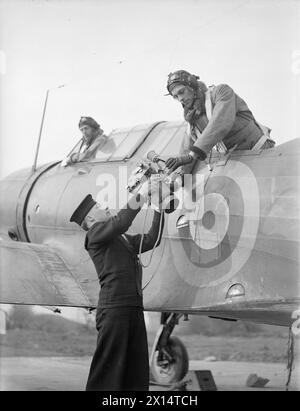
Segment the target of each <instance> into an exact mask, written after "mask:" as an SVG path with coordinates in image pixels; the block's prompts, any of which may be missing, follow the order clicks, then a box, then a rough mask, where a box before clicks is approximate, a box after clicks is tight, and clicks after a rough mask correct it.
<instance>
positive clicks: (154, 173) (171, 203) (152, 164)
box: [126, 151, 179, 214]
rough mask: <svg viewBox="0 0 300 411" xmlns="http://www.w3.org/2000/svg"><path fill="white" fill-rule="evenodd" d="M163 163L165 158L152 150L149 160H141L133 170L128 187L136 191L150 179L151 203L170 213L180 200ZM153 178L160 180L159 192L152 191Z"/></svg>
mask: <svg viewBox="0 0 300 411" xmlns="http://www.w3.org/2000/svg"><path fill="white" fill-rule="evenodd" d="M161 163H163V164H164V163H165V162H164V160H162V159H160V158H159V157H158V155H157V154H156V153H155V152H154V151H150V152H149V153H148V154H147V160H144V159H143V160H142V161H140V162H139V163H138V166H137V167H136V168H135V169H134V170H133V172H132V174H131V176H130V177H129V180H128V185H127V187H126V189H127V190H128V192H129V193H136V192H138V191H139V189H140V188H141V186H142V185H143V184H144V183H145V182H147V181H148V184H149V192H150V201H151V204H153V205H154V206H155V207H157V208H159V209H162V210H164V211H165V213H167V214H170V213H172V212H173V211H175V210H176V208H177V207H178V204H179V200H178V198H177V197H176V196H175V194H174V188H173V184H172V179H171V177H170V175H169V173H168V172H166V171H165V167H163V166H161ZM151 179H155V180H157V181H158V182H159V190H158V192H157V191H156V192H154V193H152V192H151Z"/></svg>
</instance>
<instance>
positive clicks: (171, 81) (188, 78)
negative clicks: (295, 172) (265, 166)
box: [166, 70, 275, 174]
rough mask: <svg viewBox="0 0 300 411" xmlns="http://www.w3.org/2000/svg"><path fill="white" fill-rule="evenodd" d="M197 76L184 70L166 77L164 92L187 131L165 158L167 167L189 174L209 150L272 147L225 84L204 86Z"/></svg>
mask: <svg viewBox="0 0 300 411" xmlns="http://www.w3.org/2000/svg"><path fill="white" fill-rule="evenodd" d="M198 79H199V77H198V76H195V75H193V74H190V73H188V72H187V71H184V70H178V71H175V72H174V73H170V74H169V76H168V83H167V89H168V94H167V95H171V96H172V97H173V98H174V99H176V100H178V101H179V102H180V103H181V105H182V108H183V112H184V118H185V120H186V121H187V123H188V125H189V132H188V133H187V135H186V138H185V139H184V141H183V143H182V146H181V149H180V152H179V156H178V157H171V158H169V159H168V160H167V161H166V166H167V168H169V169H170V171H172V172H173V171H175V170H176V169H177V168H178V167H180V166H182V169H181V174H184V173H190V172H191V171H192V169H193V167H194V165H195V163H196V161H197V160H205V159H206V157H207V155H208V153H209V152H210V151H211V149H212V148H213V147H214V146H216V145H217V149H219V150H220V148H221V147H222V148H223V150H224V149H225V150H230V149H233V148H235V149H237V150H253V149H254V150H256V149H257V150H259V149H266V148H272V147H273V146H274V145H275V142H274V141H273V140H271V139H270V135H269V133H270V131H271V130H270V129H268V128H267V127H265V126H263V125H261V124H259V123H258V122H257V121H256V120H255V118H254V116H253V114H252V112H251V111H250V109H249V108H248V106H247V104H246V103H245V101H244V100H243V99H242V98H241V97H239V96H238V95H237V94H236V93H235V92H234V91H233V89H232V88H231V87H229V86H228V85H227V84H220V85H218V86H211V87H207V86H206V85H205V84H204V83H203V82H202V81H198Z"/></svg>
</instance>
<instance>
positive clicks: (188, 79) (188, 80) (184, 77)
mask: <svg viewBox="0 0 300 411" xmlns="http://www.w3.org/2000/svg"><path fill="white" fill-rule="evenodd" d="M198 79H199V76H195V75H194V74H190V73H189V72H187V71H185V70H177V71H174V73H170V74H169V75H168V83H167V89H168V92H169V93H168V94H166V96H170V95H171V92H172V89H173V88H174V87H175V86H177V85H178V84H183V85H184V86H190V87H192V88H193V89H194V90H197V87H198V82H197V80H198Z"/></svg>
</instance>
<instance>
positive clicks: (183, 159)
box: [166, 154, 193, 172]
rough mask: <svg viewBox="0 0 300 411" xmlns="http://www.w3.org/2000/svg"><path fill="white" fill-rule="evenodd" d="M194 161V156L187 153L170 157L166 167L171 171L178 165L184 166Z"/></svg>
mask: <svg viewBox="0 0 300 411" xmlns="http://www.w3.org/2000/svg"><path fill="white" fill-rule="evenodd" d="M192 161H193V157H192V156H191V155H190V154H185V155H183V156H180V157H170V158H168V160H167V161H166V167H167V168H168V169H169V170H170V172H173V171H175V170H176V169H177V168H178V167H181V166H184V165H186V164H190V163H192Z"/></svg>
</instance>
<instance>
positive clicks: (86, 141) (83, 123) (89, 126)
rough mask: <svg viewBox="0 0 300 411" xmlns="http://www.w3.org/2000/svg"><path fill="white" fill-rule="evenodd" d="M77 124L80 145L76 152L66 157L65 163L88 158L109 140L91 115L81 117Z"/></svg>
mask: <svg viewBox="0 0 300 411" xmlns="http://www.w3.org/2000/svg"><path fill="white" fill-rule="evenodd" d="M78 126H79V130H80V131H81V133H82V141H81V145H80V148H79V151H78V152H76V153H72V154H71V155H70V157H68V158H67V159H66V165H67V164H73V163H77V162H79V161H88V160H90V159H91V158H93V157H94V156H95V155H96V152H97V151H98V150H100V149H102V148H104V146H105V145H106V143H107V142H108V140H109V138H108V137H107V136H106V135H105V134H104V133H103V130H102V129H101V127H100V125H99V124H98V123H97V121H95V120H94V119H93V118H92V117H81V118H80V121H79V125H78Z"/></svg>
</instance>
